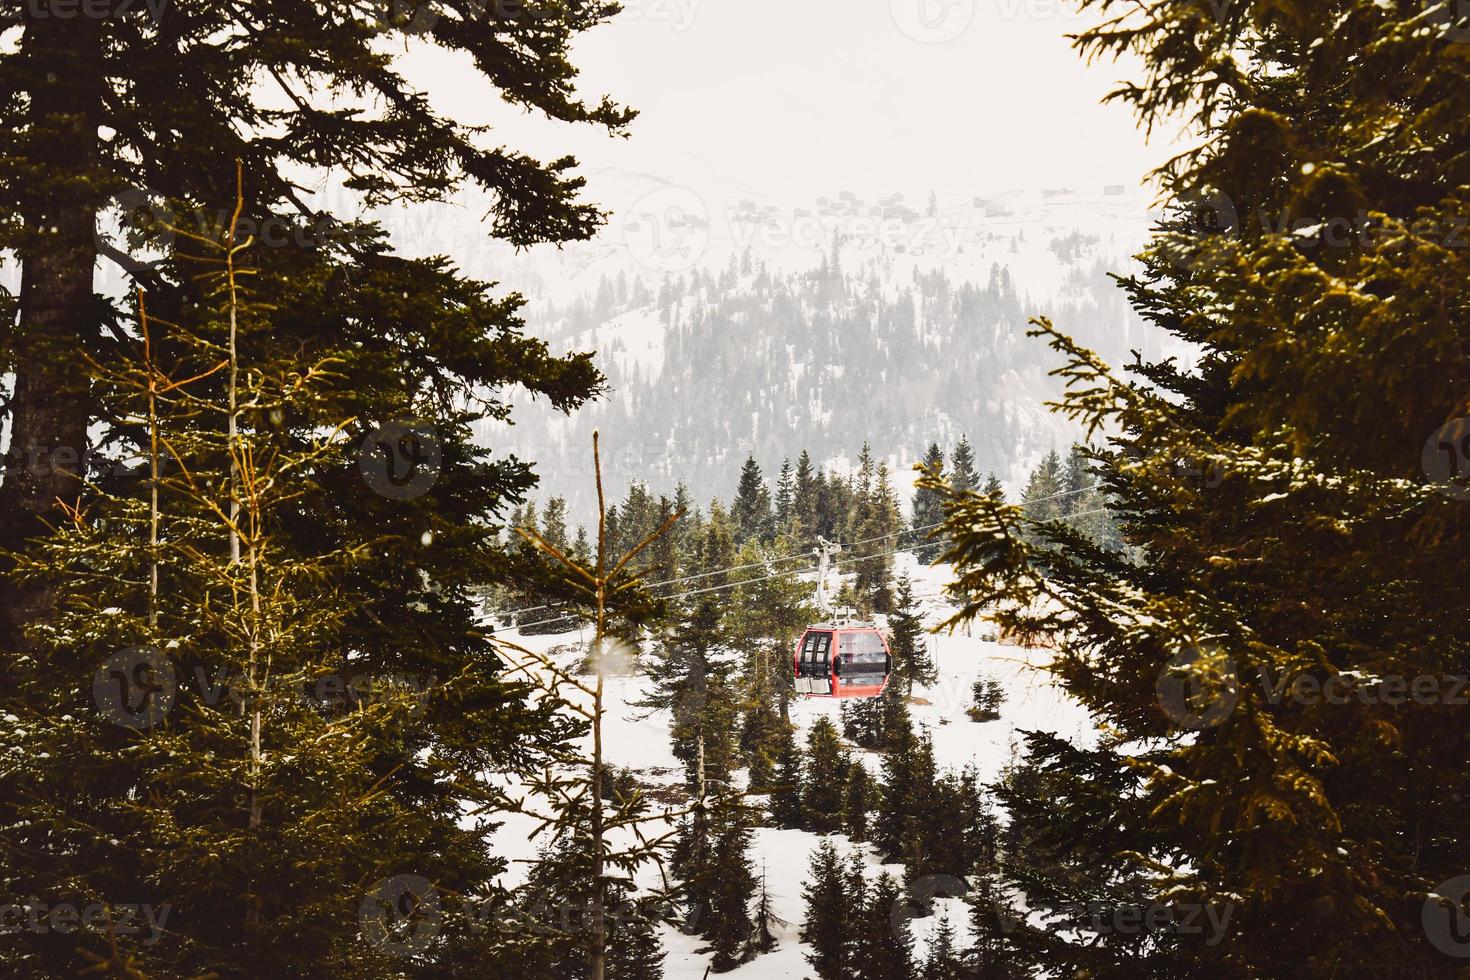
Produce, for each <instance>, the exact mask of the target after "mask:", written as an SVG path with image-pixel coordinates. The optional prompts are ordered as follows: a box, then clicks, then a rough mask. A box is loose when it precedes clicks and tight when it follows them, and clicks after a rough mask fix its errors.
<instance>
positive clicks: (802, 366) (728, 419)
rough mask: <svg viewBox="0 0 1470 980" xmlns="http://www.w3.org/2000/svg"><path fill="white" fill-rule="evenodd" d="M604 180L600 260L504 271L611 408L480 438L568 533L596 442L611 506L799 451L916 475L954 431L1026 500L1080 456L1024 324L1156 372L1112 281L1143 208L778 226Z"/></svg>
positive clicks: (716, 205)
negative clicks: (533, 467)
mask: <svg viewBox="0 0 1470 980" xmlns="http://www.w3.org/2000/svg"><path fill="white" fill-rule="evenodd" d="M605 184H606V185H607V186H614V185H616V186H618V189H619V190H620V193H617V194H614V195H613V196H614V197H615V198H617V199H618V200H620V201H621V202H622V204H621V207H619V208H617V209H616V211H615V214H614V217H613V220H612V221H611V223H610V224H609V226H608V228H607V229H606V230H605V231H604V233H603V234H602V235H601V236H599V238H598V239H597V240H595V241H593V242H590V243H586V244H582V245H578V246H569V247H567V248H565V249H562V250H560V251H555V252H551V251H546V252H532V253H529V254H522V255H520V256H509V255H507V256H504V257H503V261H504V264H503V265H501V266H500V268H499V272H500V274H501V275H502V276H503V277H504V278H506V279H507V280H509V281H511V282H514V283H515V284H516V285H517V286H518V288H521V289H522V291H523V292H524V293H525V295H526V296H527V298H528V300H529V301H530V302H529V305H528V308H527V322H528V329H529V330H530V331H531V332H532V333H534V334H536V335H538V336H541V337H543V338H545V339H547V340H549V341H551V342H552V344H553V346H554V348H556V349H557V350H590V351H595V352H597V355H598V356H597V363H598V365H599V367H600V368H601V369H602V370H603V371H604V372H605V373H606V375H607V378H608V390H607V392H606V394H605V396H604V397H603V398H602V399H600V400H598V401H597V402H595V403H593V404H591V405H589V406H587V407H584V408H583V409H581V410H579V411H578V412H576V413H574V414H573V415H572V416H571V417H566V416H563V415H561V414H559V413H556V412H554V411H552V410H550V409H549V408H548V407H547V406H544V405H538V404H535V403H531V404H525V405H518V406H517V412H516V418H517V420H518V421H517V424H516V425H515V426H513V427H507V426H500V425H495V426H489V427H486V428H485V429H484V430H483V431H482V433H481V436H482V438H483V439H484V441H485V442H486V443H487V444H488V445H491V446H493V447H495V448H496V449H500V450H504V451H507V452H515V453H517V454H519V455H521V456H524V457H527V458H530V459H534V460H536V462H537V467H538V471H539V472H540V473H541V474H542V477H543V483H542V493H543V494H563V495H565V496H567V497H568V499H569V500H570V501H571V503H572V505H573V511H574V513H578V512H581V511H582V510H583V508H584V506H585V505H586V504H587V503H588V502H589V497H588V493H589V492H590V481H589V479H588V476H589V473H590V466H589V461H588V455H589V452H590V446H591V433H592V431H593V430H594V429H597V430H600V432H601V433H602V439H603V446H604V454H605V464H606V471H607V480H608V484H609V486H610V487H611V488H612V492H614V493H618V492H620V491H621V489H622V488H623V487H625V486H626V485H627V484H629V483H631V482H635V481H642V482H646V483H647V484H648V485H649V486H650V488H651V489H653V490H654V491H656V492H663V493H671V492H672V491H673V489H674V486H675V484H676V483H677V482H678V481H679V480H681V479H682V480H683V481H684V482H685V483H686V484H687V485H688V487H689V489H690V491H691V493H692V495H693V497H694V499H695V500H697V501H707V500H708V499H709V498H710V496H712V495H714V494H719V495H721V496H727V495H728V494H729V492H730V491H731V487H729V486H727V485H726V484H727V483H728V482H729V480H730V474H732V473H733V472H735V471H736V470H737V469H738V467H739V464H740V462H741V461H743V459H744V458H745V457H746V456H747V455H749V454H754V455H755V458H756V459H757V461H758V462H759V463H760V464H761V466H762V468H763V469H764V470H765V471H766V472H767V474H768V475H771V476H774V474H775V472H776V471H777V470H778V469H779V467H780V465H781V462H782V460H783V459H784V458H787V457H790V458H793V459H794V458H795V456H796V455H797V454H799V453H800V452H801V451H802V450H803V449H805V450H807V451H809V452H810V453H811V454H812V457H813V459H815V460H816V461H818V462H819V463H821V464H823V465H825V466H827V467H828V468H829V469H832V470H835V471H838V472H841V471H843V470H844V469H845V468H846V467H847V466H848V465H849V464H850V461H851V459H852V458H853V457H855V456H856V454H857V452H858V450H859V449H860V448H861V444H862V442H863V440H864V439H866V440H867V441H868V442H869V443H870V444H871V445H872V448H873V451H874V453H875V455H876V457H877V458H878V459H880V460H886V461H887V462H888V464H889V466H890V468H891V469H893V470H895V472H897V471H900V470H903V471H906V470H907V469H908V467H910V466H912V464H913V462H914V461H915V460H916V459H917V458H918V457H919V456H920V455H921V454H922V452H923V450H924V448H925V447H926V446H927V445H928V444H929V443H930V442H931V441H936V442H938V443H939V444H940V445H941V446H942V447H945V448H946V449H947V448H948V447H950V446H952V445H953V444H954V443H955V442H957V441H958V440H959V438H960V437H961V436H962V435H963V436H967V437H968V438H969V439H970V441H971V442H972V443H973V445H974V447H975V450H976V457H977V464H978V465H979V466H980V468H981V469H982V470H993V471H995V472H996V473H997V474H998V475H999V476H1000V477H1001V479H1002V480H1003V481H1005V482H1006V483H1007V484H1008V485H1009V486H1011V487H1013V488H1014V487H1016V486H1017V485H1018V484H1019V482H1020V481H1021V480H1022V479H1023V474H1024V473H1025V472H1026V471H1027V470H1028V469H1029V468H1030V467H1031V466H1033V465H1034V463H1035V461H1036V460H1037V459H1038V458H1039V457H1040V456H1041V455H1043V454H1044V453H1046V452H1047V451H1048V450H1051V449H1054V448H1055V449H1065V447H1066V446H1067V445H1068V444H1070V443H1071V442H1072V441H1073V440H1074V438H1075V437H1076V436H1077V433H1076V432H1075V431H1074V430H1073V429H1072V428H1071V427H1070V425H1069V424H1068V423H1067V422H1066V421H1065V420H1063V419H1060V418H1059V417H1057V416H1056V415H1053V414H1050V413H1048V412H1047V411H1046V409H1045V407H1044V403H1045V402H1046V401H1047V400H1048V399H1050V398H1053V397H1055V396H1056V395H1057V394H1058V393H1059V391H1060V385H1059V383H1058V382H1057V381H1056V379H1053V378H1051V377H1049V376H1048V372H1049V371H1050V370H1052V369H1053V368H1055V367H1056V366H1057V363H1058V362H1057V360H1056V357H1055V355H1053V354H1052V353H1051V351H1050V350H1048V349H1047V348H1046V347H1045V345H1044V344H1043V343H1041V342H1040V341H1039V340H1037V339H1035V338H1028V337H1027V336H1026V331H1027V329H1028V320H1029V319H1030V318H1032V317H1035V316H1048V317H1051V318H1052V319H1053V320H1054V321H1055V322H1056V323H1058V324H1059V325H1061V326H1062V327H1063V328H1064V329H1066V330H1067V331H1068V332H1070V333H1072V334H1073V335H1074V336H1075V337H1077V338H1078V339H1079V340H1080V341H1081V342H1082V343H1084V344H1086V345H1087V346H1089V347H1091V348H1092V349H1094V350H1096V351H1097V352H1098V353H1100V354H1102V355H1103V356H1104V357H1105V358H1107V359H1108V360H1109V361H1110V362H1112V363H1114V364H1118V365H1121V364H1122V363H1124V362H1126V361H1127V360H1129V359H1130V353H1129V352H1130V351H1131V350H1140V351H1143V352H1144V353H1146V354H1155V353H1158V344H1159V342H1160V341H1159V339H1158V338H1157V337H1156V336H1154V335H1153V334H1152V333H1151V332H1150V331H1149V329H1148V328H1147V327H1146V325H1145V324H1143V323H1142V321H1141V320H1140V319H1139V318H1138V317H1137V315H1136V314H1135V313H1134V312H1133V311H1132V310H1131V309H1130V308H1129V307H1128V306H1127V304H1126V303H1125V302H1124V297H1123V294H1122V292H1121V290H1120V289H1119V288H1118V286H1117V284H1116V282H1115V281H1114V280H1113V279H1112V278H1111V276H1110V274H1112V273H1119V274H1125V273H1127V272H1128V271H1129V270H1130V269H1131V268H1132V266H1133V263H1132V260H1131V255H1132V254H1133V252H1134V251H1135V250H1136V248H1137V247H1138V245H1139V244H1140V243H1141V242H1142V241H1143V239H1144V236H1145V234H1146V232H1147V229H1148V227H1149V225H1150V223H1151V221H1152V220H1153V217H1154V216H1153V215H1152V214H1150V212H1149V199H1148V197H1147V196H1146V195H1145V193H1144V192H1143V191H1140V190H1134V189H1131V188H1125V187H1119V186H1098V187H1082V186H1079V187H1076V188H1071V187H1058V188H1041V189H1036V190H1015V191H1010V192H1007V193H1003V194H996V195H990V196H982V195H972V196H969V197H967V198H963V199H951V200H946V199H943V198H939V197H936V196H934V195H932V194H929V193H927V192H908V193H904V192H899V191H894V192H891V193H888V194H883V195H876V196H872V197H864V196H863V195H860V194H858V193H855V192H852V191H848V190H844V189H841V188H834V189H833V191H832V192H831V193H830V194H829V195H822V196H819V197H818V198H816V199H814V200H811V201H802V202H797V203H796V204H794V205H790V206H787V205H783V204H778V203H776V202H774V201H769V200H763V199H760V198H756V197H753V196H746V197H742V196H741V195H740V192H739V190H738V189H734V188H731V189H726V190H723V191H710V190H704V191H702V192H699V193H696V192H694V191H693V190H691V189H688V188H684V187H680V186H677V185H674V184H672V183H669V182H664V181H660V180H658V179H656V178H652V177H648V176H645V175H632V176H629V175H623V180H622V181H619V182H613V181H606V182H605ZM481 258H482V259H483V258H484V256H481ZM477 271H479V272H481V273H483V274H487V275H488V274H493V273H494V272H495V269H494V268H486V269H484V270H477ZM854 434H860V435H854ZM903 478H904V477H902V476H900V477H899V479H900V480H902V479H903Z"/></svg>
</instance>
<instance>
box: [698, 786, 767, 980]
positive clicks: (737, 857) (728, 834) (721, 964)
mask: <svg viewBox="0 0 1470 980" xmlns="http://www.w3.org/2000/svg"><path fill="white" fill-rule="evenodd" d="M750 826H751V825H750V818H749V816H748V815H747V814H746V813H745V811H744V809H743V808H738V807H732V808H730V814H729V816H728V817H726V818H725V819H724V820H723V821H721V822H720V823H718V824H717V825H716V827H715V829H714V835H713V836H714V845H713V847H712V848H711V853H710V860H711V864H710V868H709V873H710V876H711V888H710V897H709V917H708V919H706V920H705V926H706V929H705V930H704V933H703V934H704V937H705V938H706V939H708V940H709V943H710V946H711V948H712V950H713V954H714V955H713V957H712V958H711V965H712V966H713V968H714V971H715V972H716V973H725V972H728V971H729V970H732V969H734V968H735V967H736V966H738V965H739V964H740V963H742V962H744V961H745V960H746V959H747V958H748V957H750V956H751V955H752V954H753V952H754V936H755V932H756V923H755V922H754V921H753V920H752V918H751V904H752V899H753V898H754V896H755V889H756V879H755V871H754V868H753V867H752V865H751V862H750V855H749V850H750V841H751V829H750Z"/></svg>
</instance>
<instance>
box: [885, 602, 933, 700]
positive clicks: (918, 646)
mask: <svg viewBox="0 0 1470 980" xmlns="http://www.w3.org/2000/svg"><path fill="white" fill-rule="evenodd" d="M888 625H889V628H890V629H892V630H893V636H892V639H891V640H890V642H889V649H890V651H891V652H892V655H893V674H894V677H895V683H901V684H902V687H903V693H904V694H905V695H906V696H911V695H912V694H913V692H914V685H915V684H918V685H920V686H924V687H928V686H930V685H932V684H934V683H935V682H936V681H938V680H939V669H938V668H937V667H936V666H935V665H934V661H933V659H932V658H931V657H930V656H929V644H928V643H926V642H925V634H924V625H923V620H922V619H921V618H920V616H919V611H918V607H917V606H916V605H915V603H914V586H913V582H911V581H910V580H909V577H908V575H907V574H905V575H903V576H901V577H900V578H899V580H898V593H897V596H896V599H895V602H894V608H893V612H892V613H890V614H889V617H888Z"/></svg>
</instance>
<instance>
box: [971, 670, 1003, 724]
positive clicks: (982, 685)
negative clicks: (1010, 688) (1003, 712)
mask: <svg viewBox="0 0 1470 980" xmlns="http://www.w3.org/2000/svg"><path fill="white" fill-rule="evenodd" d="M970 697H971V699H972V703H971V705H970V707H969V708H968V709H967V712H966V713H967V714H969V716H970V718H971V719H972V720H974V721H995V720H996V719H998V718H999V717H1000V706H1001V705H1002V704H1004V703H1005V700H1006V695H1005V690H1004V689H1003V688H1002V687H1001V686H1000V682H999V681H997V680H995V679H994V678H993V677H977V678H976V679H975V683H974V685H973V686H972V687H971V688H970Z"/></svg>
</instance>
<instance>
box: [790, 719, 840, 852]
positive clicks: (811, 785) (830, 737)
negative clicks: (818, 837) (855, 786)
mask: <svg viewBox="0 0 1470 980" xmlns="http://www.w3.org/2000/svg"><path fill="white" fill-rule="evenodd" d="M850 765H851V759H850V757H849V755H848V751H847V749H846V748H845V747H844V746H843V744H842V740H841V738H840V737H839V736H838V734H837V729H836V728H834V727H833V726H832V722H831V721H830V720H829V719H828V718H827V716H826V715H823V716H822V717H820V718H818V719H817V720H816V722H815V723H813V725H812V728H811V731H810V732H808V733H807V750H806V767H807V773H808V777H807V781H806V785H805V786H804V787H803V790H802V796H801V804H802V814H803V818H804V822H805V824H806V826H807V828H808V829H810V830H811V831H812V832H813V833H818V834H829V833H834V832H836V831H839V830H841V829H842V826H843V819H844V813H843V804H844V799H843V798H844V796H845V793H846V789H847V776H848V771H849V766H850Z"/></svg>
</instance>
